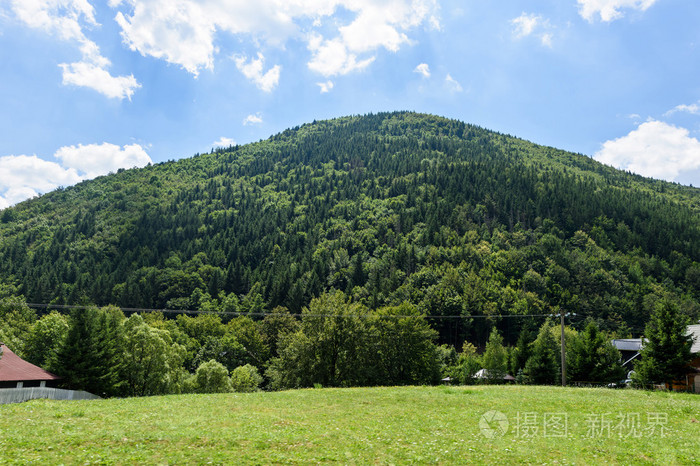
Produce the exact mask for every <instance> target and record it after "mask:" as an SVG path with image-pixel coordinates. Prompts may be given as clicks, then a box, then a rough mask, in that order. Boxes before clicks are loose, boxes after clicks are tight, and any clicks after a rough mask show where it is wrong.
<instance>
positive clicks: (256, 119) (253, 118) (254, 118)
mask: <svg viewBox="0 0 700 466" xmlns="http://www.w3.org/2000/svg"><path fill="white" fill-rule="evenodd" d="M262 122H263V119H262V117H261V116H260V114H259V113H258V114H255V115H248V116H247V117H245V118H244V119H243V126H248V125H258V124H260V123H262Z"/></svg>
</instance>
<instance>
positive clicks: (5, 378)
mask: <svg viewBox="0 0 700 466" xmlns="http://www.w3.org/2000/svg"><path fill="white" fill-rule="evenodd" d="M0 348H1V349H2V356H0V382H21V381H29V380H58V379H60V377H59V376H57V375H53V374H52V373H51V372H49V371H45V370H44V369H42V368H41V367H37V366H35V365H34V364H30V363H28V362H27V361H25V360H24V359H22V358H20V357H19V356H17V355H16V354H15V353H13V352H12V351H10V349H9V348H8V347H7V346H5V345H0Z"/></svg>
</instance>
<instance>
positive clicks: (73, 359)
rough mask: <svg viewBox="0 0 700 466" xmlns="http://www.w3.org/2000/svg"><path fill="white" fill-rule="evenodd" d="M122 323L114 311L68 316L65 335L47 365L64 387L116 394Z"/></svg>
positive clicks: (81, 311)
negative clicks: (60, 377) (68, 320)
mask: <svg viewBox="0 0 700 466" xmlns="http://www.w3.org/2000/svg"><path fill="white" fill-rule="evenodd" d="M123 320H124V315H123V314H122V313H121V311H120V310H119V309H116V308H103V309H97V308H86V309H75V310H74V311H73V312H72V313H71V319H70V327H69V328H68V333H67V335H66V337H65V340H64V341H63V344H62V345H61V346H60V347H59V348H58V349H57V351H56V353H55V356H54V357H53V358H52V359H53V360H52V363H51V369H52V370H53V371H54V372H55V373H56V374H57V375H60V376H62V377H64V380H63V383H64V385H66V386H67V387H69V388H72V389H76V390H85V391H88V392H90V393H93V394H95V395H100V396H102V395H113V394H116V393H118V391H119V383H120V379H119V367H120V364H119V363H120V352H121V347H122V346H121V345H122V332H123V330H122V321H123Z"/></svg>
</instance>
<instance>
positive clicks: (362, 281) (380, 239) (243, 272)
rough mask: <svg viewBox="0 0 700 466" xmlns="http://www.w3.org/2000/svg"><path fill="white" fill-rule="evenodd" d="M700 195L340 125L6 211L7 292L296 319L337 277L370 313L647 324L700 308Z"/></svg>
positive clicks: (591, 164)
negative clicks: (665, 313)
mask: <svg viewBox="0 0 700 466" xmlns="http://www.w3.org/2000/svg"><path fill="white" fill-rule="evenodd" d="M699 206H700V191H698V190H697V189H694V188H690V187H683V186H680V185H677V184H671V183H666V182H661V181H655V180H649V179H645V178H642V177H639V176H634V175H631V174H628V173H624V172H621V171H617V170H614V169H612V168H610V167H606V166H603V165H601V164H598V163H597V162H595V161H594V160H592V159H590V158H588V157H585V156H582V155H576V154H571V153H567V152H564V151H559V150H556V149H552V148H548V147H542V146H538V145H535V144H532V143H529V142H526V141H523V140H520V139H517V138H514V137H510V136H505V135H502V134H497V133H494V132H491V131H487V130H485V129H482V128H479V127H476V126H472V125H468V124H465V123H462V122H459V121H454V120H448V119H444V118H440V117H435V116H429V115H421V114H415V113H386V114H378V115H367V116H357V117H347V118H339V119H335V120H329V121H321V122H314V123H311V124H307V125H303V126H301V127H298V128H293V129H290V130H287V131H285V132H283V133H281V134H278V135H276V136H273V137H271V138H270V139H268V140H266V141H261V142H258V143H255V144H249V145H246V146H237V147H230V148H227V149H219V150H216V151H214V152H212V153H210V154H203V155H197V156H195V157H192V158H190V159H185V160H179V161H175V162H166V163H161V164H157V165H153V166H148V167H146V168H142V169H133V170H120V171H119V172H118V173H116V174H111V175H108V176H104V177H101V178H98V179H95V180H92V181H86V182H83V183H81V184H79V185H77V186H74V187H70V188H66V189H62V190H58V191H55V192H52V193H49V194H47V195H45V196H42V197H40V198H37V199H33V200H30V201H27V202H24V203H22V204H19V205H17V206H15V207H13V208H9V209H6V210H4V211H2V212H0V263H1V264H2V267H1V268H0V282H2V283H4V284H5V285H9V286H4V287H0V289H4V290H6V291H4V293H17V294H22V295H23V296H24V297H25V299H26V301H27V302H30V303H49V302H51V303H56V304H79V303H86V302H87V303H94V304H98V305H105V304H109V303H111V304H116V305H119V306H123V307H132V308H134V307H135V308H169V309H205V310H216V309H218V310H237V311H256V310H264V309H272V308H274V307H275V306H285V307H287V308H289V309H290V310H292V311H298V310H299V309H301V308H302V307H303V306H305V305H307V304H308V303H309V301H310V299H311V298H313V297H315V296H318V295H319V294H320V293H321V292H322V291H324V290H328V289H331V288H335V289H339V290H343V291H345V292H346V293H347V294H348V295H350V296H352V297H353V299H355V300H357V301H361V302H363V303H365V304H366V305H368V306H369V307H379V306H383V305H388V304H398V303H402V302H406V301H408V302H411V303H413V304H415V305H416V306H417V307H418V309H419V310H420V311H422V312H425V313H426V314H428V315H460V314H469V315H479V314H511V313H518V314H527V313H530V314H541V313H549V312H552V311H556V310H557V309H564V310H566V311H571V312H576V313H578V314H579V315H580V316H593V317H595V318H596V319H598V321H599V324H600V325H601V326H602V327H603V328H605V329H609V330H617V331H619V332H620V333H621V334H624V333H627V332H628V331H629V330H630V329H631V330H632V333H638V332H640V331H641V329H642V328H643V325H644V323H645V322H646V320H647V317H648V314H649V312H650V310H651V309H652V308H653V305H654V303H655V302H656V301H657V300H658V299H659V298H661V297H664V296H670V297H672V298H674V299H676V300H677V301H678V302H679V303H682V308H683V310H684V312H686V313H688V314H690V315H691V316H693V317H695V318H697V317H698V315H699V311H698V309H700V306H698V299H700V263H699V262H700V214H699V213H698V212H699V210H700V209H699ZM8 290H9V291H8ZM469 325H470V321H464V327H463V328H461V329H459V331H460V332H461V333H464V334H468V333H470V332H473V331H474V330H473V329H472V330H470V327H469ZM441 331H444V329H441ZM472 338H476V339H480V338H481V337H480V336H477V337H474V336H473V335H472ZM484 338H485V337H484Z"/></svg>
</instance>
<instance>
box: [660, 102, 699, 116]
mask: <svg viewBox="0 0 700 466" xmlns="http://www.w3.org/2000/svg"><path fill="white" fill-rule="evenodd" d="M678 112H681V113H690V114H691V115H700V102H698V103H694V104H690V105H686V104H681V105H676V106H675V107H673V108H672V109H671V110H669V111H668V112H666V113H664V115H665V116H669V115H673V114H674V113H678Z"/></svg>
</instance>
